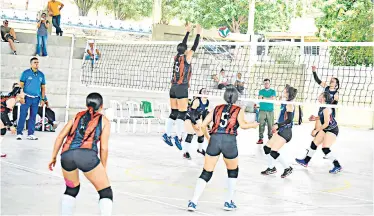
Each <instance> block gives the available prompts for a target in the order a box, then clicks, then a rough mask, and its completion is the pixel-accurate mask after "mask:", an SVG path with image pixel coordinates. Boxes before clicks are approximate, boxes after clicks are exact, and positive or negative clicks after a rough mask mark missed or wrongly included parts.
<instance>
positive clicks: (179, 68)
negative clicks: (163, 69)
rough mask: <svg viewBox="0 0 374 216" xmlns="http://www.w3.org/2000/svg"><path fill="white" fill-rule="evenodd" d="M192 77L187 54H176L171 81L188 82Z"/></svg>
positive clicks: (175, 82) (177, 83) (179, 83)
mask: <svg viewBox="0 0 374 216" xmlns="http://www.w3.org/2000/svg"><path fill="white" fill-rule="evenodd" d="M190 79H191V64H189V63H188V62H187V59H186V55H184V54H182V55H177V56H175V57H174V66H173V77H172V79H171V83H172V84H174V85H181V84H188V83H189V82H190Z"/></svg>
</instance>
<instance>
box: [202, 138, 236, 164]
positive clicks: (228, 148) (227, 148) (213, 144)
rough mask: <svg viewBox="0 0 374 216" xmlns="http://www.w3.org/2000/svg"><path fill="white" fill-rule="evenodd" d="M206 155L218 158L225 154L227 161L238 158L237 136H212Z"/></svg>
mask: <svg viewBox="0 0 374 216" xmlns="http://www.w3.org/2000/svg"><path fill="white" fill-rule="evenodd" d="M206 153H207V154H208V155H209V156H218V155H219V154H221V153H222V154H223V157H225V158H227V159H235V158H237V157H238V145H237V144H236V136H235V135H231V134H212V135H211V136H210V141H209V144H208V148H207V149H206Z"/></svg>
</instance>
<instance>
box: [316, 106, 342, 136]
mask: <svg viewBox="0 0 374 216" xmlns="http://www.w3.org/2000/svg"><path fill="white" fill-rule="evenodd" d="M325 109H326V107H321V108H319V111H318V117H319V119H320V121H321V124H322V125H323V124H324V123H325V115H324V114H323V110H325ZM329 119H330V120H329V125H328V126H327V128H325V129H323V131H324V132H325V133H327V132H330V133H333V134H335V135H336V136H338V134H339V127H338V123H337V122H336V120H335V117H334V115H333V111H332V112H331V114H330V116H329Z"/></svg>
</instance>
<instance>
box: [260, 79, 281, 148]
mask: <svg viewBox="0 0 374 216" xmlns="http://www.w3.org/2000/svg"><path fill="white" fill-rule="evenodd" d="M264 86H265V88H264V89H261V90H260V92H259V93H258V98H259V99H265V100H275V97H276V92H275V90H274V89H271V88H270V80H269V79H265V80H264ZM259 123H260V127H259V140H258V141H257V144H263V143H264V140H263V138H264V131H265V125H266V123H267V127H268V138H269V140H270V138H271V137H272V136H273V133H272V131H271V129H272V128H273V125H274V104H273V103H264V102H261V103H260V113H259Z"/></svg>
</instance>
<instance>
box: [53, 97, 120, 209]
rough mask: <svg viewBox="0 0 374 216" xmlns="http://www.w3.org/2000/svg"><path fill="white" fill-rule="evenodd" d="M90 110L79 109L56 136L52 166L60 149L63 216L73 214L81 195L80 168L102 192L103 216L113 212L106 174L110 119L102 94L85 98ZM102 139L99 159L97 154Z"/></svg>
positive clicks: (111, 193) (100, 192)
mask: <svg viewBox="0 0 374 216" xmlns="http://www.w3.org/2000/svg"><path fill="white" fill-rule="evenodd" d="M86 106H87V110H85V111H82V112H79V113H78V114H77V115H76V116H75V118H74V120H70V121H69V122H68V123H67V124H66V125H65V127H64V128H63V129H62V131H61V132H60V134H59V135H58V137H57V138H56V141H55V145H54V149H53V153H52V159H51V162H50V163H49V165H48V166H49V169H50V170H51V171H52V167H54V166H55V164H56V157H57V154H58V152H59V150H60V148H61V145H62V142H63V141H64V139H65V138H66V140H65V143H64V144H63V146H62V150H61V167H62V174H63V175H64V178H65V184H66V190H65V193H64V195H63V197H62V206H61V207H62V209H61V210H62V212H61V213H62V215H72V214H73V211H74V206H75V197H76V196H77V195H78V192H79V188H80V182H79V173H78V169H79V170H81V171H82V172H83V173H84V175H85V176H86V178H87V179H88V180H89V181H90V182H91V183H92V184H93V185H94V186H95V188H96V190H97V191H98V193H99V195H100V201H99V206H100V211H101V215H111V213H112V202H113V192H112V189H111V187H110V183H109V179H108V176H107V173H106V165H107V159H108V139H109V133H110V122H109V120H108V119H107V118H106V117H105V116H103V115H102V114H101V113H100V112H101V110H102V108H103V98H102V96H101V95H100V94H99V93H91V94H89V95H88V96H87V98H86ZM98 142H100V159H99V157H98V156H97V153H98V146H97V145H98Z"/></svg>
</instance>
